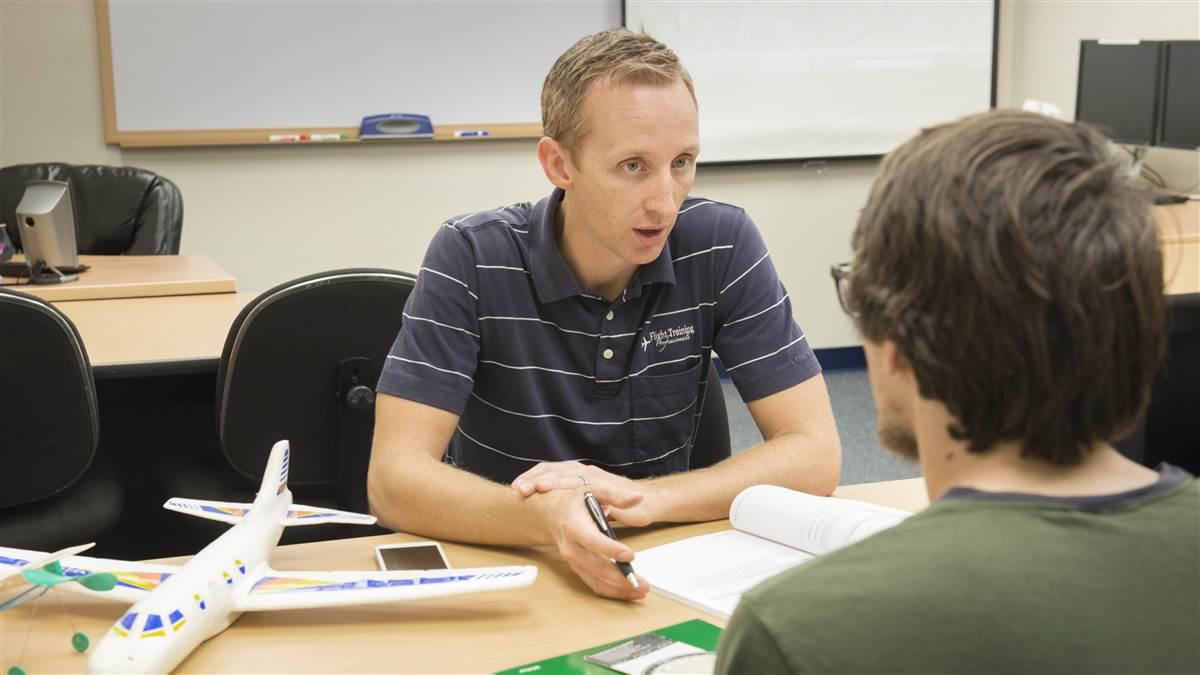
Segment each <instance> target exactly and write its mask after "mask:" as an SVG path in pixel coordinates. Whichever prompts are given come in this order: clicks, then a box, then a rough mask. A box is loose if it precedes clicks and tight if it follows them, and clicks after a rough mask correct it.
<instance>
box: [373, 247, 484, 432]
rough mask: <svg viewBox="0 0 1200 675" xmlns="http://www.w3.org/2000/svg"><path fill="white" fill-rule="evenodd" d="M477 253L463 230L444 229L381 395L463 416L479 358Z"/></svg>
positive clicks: (407, 313) (428, 257) (429, 253)
mask: <svg viewBox="0 0 1200 675" xmlns="http://www.w3.org/2000/svg"><path fill="white" fill-rule="evenodd" d="M478 288H479V286H478V280H477V278H476V275H475V251H474V248H473V247H472V246H471V243H470V241H468V240H467V238H466V237H465V236H464V235H463V234H462V233H461V232H459V231H458V230H456V229H454V228H453V227H450V226H449V225H443V226H442V227H440V228H438V231H437V233H436V234H435V235H434V236H433V240H432V241H431V242H430V243H429V248H428V250H426V252H425V260H424V261H423V262H422V263H421V269H420V271H419V273H418V274H417V284H416V287H415V288H413V291H412V294H411V295H409V296H408V302H407V303H406V304H405V306H404V319H403V321H402V322H401V327H400V334H399V335H398V336H397V337H396V341H395V343H394V344H393V345H392V349H391V352H390V353H389V354H388V356H387V359H386V362H385V363H384V365H383V371H382V373H381V374H380V377H379V386H378V387H377V389H378V390H379V391H381V392H383V393H385V394H390V395H392V396H399V397H401V398H406V399H409V400H412V401H417V402H418V403H424V404H426V405H431V406H434V407H437V408H441V409H443V410H446V411H448V412H452V413H454V414H456V415H462V413H463V410H465V408H466V404H467V397H468V396H470V394H471V390H472V388H473V387H474V377H475V369H476V366H477V365H478V357H479V326H478V312H477V311H476V310H477V306H478V302H479V296H478V295H477V292H478V291H477V289H478Z"/></svg>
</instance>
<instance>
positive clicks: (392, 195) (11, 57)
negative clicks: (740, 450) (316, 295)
mask: <svg viewBox="0 0 1200 675" xmlns="http://www.w3.org/2000/svg"><path fill="white" fill-rule="evenodd" d="M1198 12H1200V5H1198V3H1196V2H1191V1H1189V2H1180V3H1169V4H1161V3H1151V2H1124V3H1107V2H1073V3H1071V2H1063V3H1057V2H1021V3H1005V4H1004V5H1002V15H1001V22H1000V29H1001V50H1000V55H999V58H1000V61H999V102H1000V103H1001V104H1002V105H1003V104H1008V105H1012V104H1017V105H1019V104H1020V102H1021V101H1022V100H1024V99H1025V98H1040V99H1043V100H1051V101H1055V102H1057V103H1058V104H1059V105H1060V106H1062V107H1063V108H1064V110H1067V111H1068V112H1072V111H1073V104H1074V91H1075V80H1074V72H1075V61H1076V59H1077V57H1078V55H1077V52H1078V41H1079V39H1081V38H1085V37H1086V38H1095V37H1121V36H1130V35H1133V36H1136V37H1142V38H1187V39H1197V31H1200V16H1198ZM1189 30H1190V32H1189ZM98 73H99V63H98V57H97V46H96V30H95V12H94V8H93V4H92V2H91V1H90V0H37V1H30V0H0V165H7V164H18V163H23V162H36V161H66V162H72V163H106V164H129V165H134V166H141V167H144V168H146V169H150V170H152V171H156V172H159V173H162V174H163V175H165V176H167V177H169V178H170V179H171V180H173V181H175V182H176V183H177V184H178V185H179V187H180V189H181V190H182V191H183V195H184V211H185V218H184V233H183V246H182V252H183V253H202V254H205V255H207V256H209V257H211V258H213V259H214V260H216V261H217V262H218V263H219V264H221V265H222V266H223V267H225V268H226V269H227V270H229V271H230V272H232V273H233V274H234V275H235V276H236V277H237V278H238V283H239V287H240V288H241V289H242V290H262V289H265V288H267V287H269V286H271V285H273V284H275V283H278V282H281V281H284V280H286V279H289V278H292V277H295V276H299V275H301V274H306V273H309V272H313V271H317V270H320V269H329V268H333V267H342V266H383V267H392V268H396V269H402V270H414V269H416V267H417V266H418V264H419V262H420V259H421V254H422V253H423V251H424V248H425V244H426V242H427V241H428V240H429V237H430V235H431V233H432V232H433V231H434V229H435V228H436V226H437V224H438V223H440V222H441V221H442V220H443V219H444V218H446V217H448V216H450V215H453V214H458V213H464V212H468V211H474V210H479V209H484V208H490V207H493V206H497V205H501V204H507V203H511V202H515V201H524V200H530V201H532V200H537V199H539V198H541V197H542V196H544V195H545V194H546V193H547V192H548V191H549V189H550V187H549V184H548V183H547V182H546V180H545V177H544V176H542V174H541V171H540V168H539V167H538V164H537V161H536V158H535V156H534V142H533V141H488V142H486V143H471V144H466V143H463V144H457V143H415V144H411V145H403V144H385V145H375V146H360V145H342V146H286V147H264V146H250V147H240V148H182V149H141V150H126V149H120V148H115V147H109V146H106V145H105V144H104V140H103V129H102V114H101V105H100V86H99V81H98ZM703 119H704V118H703V111H701V124H703V123H704V122H703ZM1196 157H1197V154H1196V153H1187V152H1182V151H1163V152H1157V153H1154V154H1152V155H1151V158H1150V163H1151V164H1152V165H1154V166H1155V167H1156V168H1158V169H1159V170H1160V171H1162V172H1163V173H1164V174H1166V175H1167V177H1168V180H1169V181H1171V182H1172V183H1173V184H1175V185H1177V186H1178V187H1187V186H1188V185H1189V184H1190V183H1191V182H1195V180H1196V177H1195V175H1196V173H1197V166H1196V164H1197V159H1196ZM874 169H875V163H874V162H862V161H858V162H838V163H832V164H830V165H829V166H828V168H827V170H825V171H824V172H820V171H816V170H813V169H806V168H805V167H804V166H803V165H802V164H798V163H791V164H776V165H756V166H735V167H702V168H701V169H700V173H699V176H698V178H697V181H696V187H695V189H694V190H693V192H694V193H695V194H697V195H703V196H706V197H710V198H714V199H719V200H722V201H727V202H731V203H734V204H738V205H739V206H742V207H744V208H746V209H747V211H748V212H749V213H750V214H751V216H752V217H754V219H755V220H756V221H757V222H758V224H759V227H760V228H761V229H762V231H763V234H764V236H765V237H766V240H767V243H768V244H769V246H770V248H771V250H772V256H773V259H774V260H775V264H776V266H777V267H778V268H779V270H780V273H781V275H782V277H783V280H784V283H785V284H786V285H787V286H788V289H789V290H790V291H791V293H792V298H793V303H794V306H795V311H796V316H797V318H798V319H799V321H800V324H801V326H802V327H803V328H804V330H805V332H806V334H807V335H808V337H809V340H810V342H811V344H812V345H813V346H814V347H818V348H820V347H831V346H839V345H847V344H854V343H856V342H857V339H856V337H855V335H854V332H853V330H852V328H851V326H850V323H849V321H847V319H846V318H845V317H844V316H843V315H842V313H841V311H840V309H839V308H838V304H837V300H836V298H835V297H834V293H833V284H832V282H831V281H830V279H829V272H828V269H829V265H830V264H831V263H833V262H837V261H841V260H844V259H846V258H847V256H848V255H849V236H850V232H851V230H852V229H853V226H854V220H855V218H856V217H857V214H858V210H859V208H860V207H861V206H862V203H863V201H864V200H865V196H866V192H867V189H868V187H869V185H870V181H871V176H872V174H873V172H874Z"/></svg>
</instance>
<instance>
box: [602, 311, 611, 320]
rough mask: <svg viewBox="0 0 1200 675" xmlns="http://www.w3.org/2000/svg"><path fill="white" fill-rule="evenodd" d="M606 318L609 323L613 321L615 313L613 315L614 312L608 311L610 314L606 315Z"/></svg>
mask: <svg viewBox="0 0 1200 675" xmlns="http://www.w3.org/2000/svg"><path fill="white" fill-rule="evenodd" d="M604 318H605V319H608V320H609V321H612V318H613V313H612V310H611V309H610V310H608V314H605V315H604Z"/></svg>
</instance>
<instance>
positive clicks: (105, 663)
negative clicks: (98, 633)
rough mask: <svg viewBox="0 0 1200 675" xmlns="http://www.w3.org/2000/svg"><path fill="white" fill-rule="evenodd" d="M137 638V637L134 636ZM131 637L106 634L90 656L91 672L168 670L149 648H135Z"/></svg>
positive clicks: (150, 671)
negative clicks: (152, 656)
mask: <svg viewBox="0 0 1200 675" xmlns="http://www.w3.org/2000/svg"><path fill="white" fill-rule="evenodd" d="M134 639H136V638H134ZM133 646H134V643H131V642H130V638H124V637H120V636H116V635H113V634H111V633H110V634H108V635H105V636H104V638H103V639H102V640H100V644H98V645H96V648H95V650H94V651H93V652H92V653H91V655H89V656H88V672H89V673H159V672H166V671H165V670H164V669H163V668H160V667H158V666H157V659H154V658H147V656H151V654H150V653H148V651H147V650H144V649H143V650H140V651H139V650H135V649H134V648H133Z"/></svg>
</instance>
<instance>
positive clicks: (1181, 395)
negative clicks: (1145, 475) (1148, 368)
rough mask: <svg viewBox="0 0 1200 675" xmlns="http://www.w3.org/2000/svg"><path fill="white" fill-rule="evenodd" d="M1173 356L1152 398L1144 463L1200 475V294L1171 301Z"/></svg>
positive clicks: (1169, 352)
mask: <svg viewBox="0 0 1200 675" xmlns="http://www.w3.org/2000/svg"><path fill="white" fill-rule="evenodd" d="M1167 321H1168V326H1169V327H1170V333H1169V337H1168V346H1167V357H1166V359H1165V360H1164V361H1163V364H1162V367H1161V368H1160V369H1159V372H1158V375H1157V377H1156V378H1155V381H1154V389H1153V390H1152V393H1151V395H1150V406H1149V408H1147V410H1146V417H1145V424H1144V441H1143V442H1144V448H1143V457H1144V460H1143V462H1144V463H1145V464H1146V465H1147V466H1150V467H1154V466H1157V465H1158V464H1159V463H1160V462H1169V463H1171V464H1174V465H1176V466H1178V467H1181V468H1183V469H1186V470H1187V471H1189V472H1190V473H1192V474H1193V475H1200V426H1198V425H1197V424H1196V404H1197V403H1198V402H1200V293H1191V294H1187V295H1171V296H1167Z"/></svg>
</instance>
